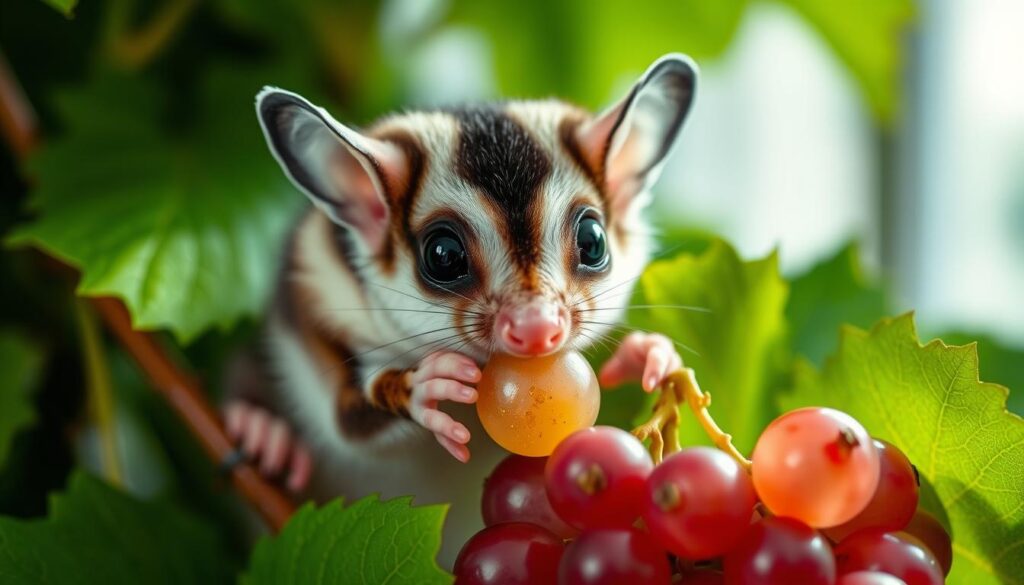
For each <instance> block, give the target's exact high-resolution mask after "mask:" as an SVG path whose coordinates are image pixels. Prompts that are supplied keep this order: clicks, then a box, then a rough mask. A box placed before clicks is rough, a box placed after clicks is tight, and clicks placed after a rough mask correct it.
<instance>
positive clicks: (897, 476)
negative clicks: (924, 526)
mask: <svg viewBox="0 0 1024 585" xmlns="http://www.w3.org/2000/svg"><path fill="white" fill-rule="evenodd" d="M875 449H876V450H877V451H878V454H879V463H880V465H881V467H880V468H879V474H878V488H877V489H875V494H874V495H873V496H871V501H870V502H868V505H867V506H866V507H865V508H864V509H863V510H862V511H861V513H860V514H857V515H856V516H854V517H853V519H851V520H849V521H847V522H844V523H843V524H840V525H839V526H834V527H832V528H829V529H828V530H825V531H824V532H825V536H827V537H829V538H831V539H832V540H833V541H835V542H839V541H840V540H843V539H844V538H846V537H847V536H849V535H851V534H853V533H854V532H858V531H860V530H864V529H867V528H877V529H879V530H884V531H894V530H901V529H902V528H903V527H904V526H906V525H907V523H909V522H910V519H911V518H913V516H914V511H915V510H917V497H918V493H917V492H918V488H917V473H916V472H915V471H914V466H913V465H911V464H910V460H909V459H907V456H906V455H904V454H903V452H902V451H900V450H899V449H897V448H896V447H895V446H893V445H891V444H889V443H886V442H885V441H879V440H878V439H875Z"/></svg>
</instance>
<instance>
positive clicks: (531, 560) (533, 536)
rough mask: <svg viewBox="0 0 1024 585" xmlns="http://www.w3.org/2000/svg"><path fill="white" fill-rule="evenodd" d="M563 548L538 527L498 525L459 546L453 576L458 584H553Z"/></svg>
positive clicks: (555, 580)
mask: <svg viewBox="0 0 1024 585" xmlns="http://www.w3.org/2000/svg"><path fill="white" fill-rule="evenodd" d="M564 550H565V547H564V545H563V544H562V540H561V539H560V538H558V537H557V536H555V535H554V534H551V532H550V531H548V530H545V529H543V528H541V527H540V526H534V525H533V524H526V523H524V522H509V523H506V524H497V525H495V526H490V527H488V528H484V529H483V530H481V531H480V532H477V533H476V534H475V535H474V536H473V538H471V539H469V541H468V542H467V543H466V544H465V545H464V546H463V547H462V550H461V551H459V557H458V558H457V559H456V560H455V579H456V581H458V583H459V585H518V584H520V583H522V584H524V585H526V584H530V583H539V584H548V583H550V584H552V585H554V584H555V583H557V582H558V580H557V576H558V563H559V561H560V560H561V558H562V553H563V552H564Z"/></svg>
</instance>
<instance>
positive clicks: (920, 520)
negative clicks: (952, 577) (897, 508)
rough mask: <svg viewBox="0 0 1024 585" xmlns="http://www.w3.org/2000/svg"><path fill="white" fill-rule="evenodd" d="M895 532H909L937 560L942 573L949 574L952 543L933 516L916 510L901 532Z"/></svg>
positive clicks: (951, 560)
mask: <svg viewBox="0 0 1024 585" xmlns="http://www.w3.org/2000/svg"><path fill="white" fill-rule="evenodd" d="M897 534H899V535H900V536H902V535H903V534H909V535H910V536H913V537H915V538H917V539H918V540H920V541H921V542H922V543H924V545H925V546H926V547H928V550H929V551H930V552H931V553H932V555H933V556H934V557H935V560H936V561H938V563H939V567H941V568H942V574H943V575H948V574H949V569H950V568H951V567H952V566H953V544H952V542H951V541H950V539H949V533H948V532H946V529H945V528H944V527H943V526H942V524H940V523H939V521H938V520H936V519H935V517H934V516H932V515H931V514H929V513H928V512H925V511H924V510H918V511H917V513H915V514H914V517H913V518H911V520H910V524H907V526H906V528H904V529H903V532H901V533H897Z"/></svg>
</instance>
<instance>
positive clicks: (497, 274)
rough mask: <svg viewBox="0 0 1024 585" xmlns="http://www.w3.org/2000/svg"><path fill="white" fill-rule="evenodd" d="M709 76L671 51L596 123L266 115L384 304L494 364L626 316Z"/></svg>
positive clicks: (471, 113) (396, 320) (304, 105)
mask: <svg viewBox="0 0 1024 585" xmlns="http://www.w3.org/2000/svg"><path fill="white" fill-rule="evenodd" d="M696 77H697V68H696V66H695V65H694V64H693V63H692V62H691V61H690V60H689V59H688V58H687V57H685V56H682V55H667V56H665V57H663V58H661V59H659V60H658V61H656V62H655V63H654V64H653V65H651V67H650V68H649V69H648V70H647V72H646V73H645V74H644V75H643V76H642V77H641V78H640V79H639V81H637V83H636V84H635V85H634V86H633V88H632V90H631V91H630V92H629V93H628V94H627V95H626V96H625V97H624V98H623V99H622V100H621V101H619V102H618V103H616V104H615V105H613V106H612V107H611V108H609V109H608V110H606V111H604V112H603V113H601V114H598V115H591V114H589V113H587V112H585V111H583V110H581V109H579V108H577V107H574V106H571V105H569V104H566V103H564V102H560V101H554V100H548V101H510V102H504V103H498V104H487V105H480V106H466V107H457V108H451V109H440V110H434V111H420V112H409V113H404V114H399V115H393V116H389V117H386V118H384V119H382V120H381V121H379V122H377V123H376V124H374V125H372V126H371V127H369V128H368V129H366V130H365V131H357V130H355V129H353V128H351V127H349V126H346V125H344V124H342V123H340V122H338V121H337V120H335V119H334V118H333V117H331V116H330V115H329V114H328V113H327V112H326V111H324V110H323V109H321V108H319V107H316V106H314V105H312V104H311V103H309V102H308V101H306V100H305V99H304V98H302V97H300V96H298V95H296V94H294V93H290V92H287V91H283V90H279V89H274V88H266V89H264V90H263V91H262V92H261V93H260V94H259V96H258V98H257V102H256V109H257V113H258V115H259V120H260V124H261V126H262V127H263V131H264V134H265V135H266V138H267V143H268V145H269V146H270V150H271V151H272V152H273V154H274V156H275V158H276V159H277V160H278V162H279V163H280V164H281V167H282V168H283V169H284V171H285V173H286V174H287V175H288V177H289V178H290V179H291V180H292V182H293V183H294V184H295V185H296V186H297V187H298V188H299V189H300V190H301V191H302V192H304V193H305V194H306V195H307V196H308V197H309V198H310V200H312V202H313V203H314V204H315V205H316V207H317V208H319V209H320V210H321V211H322V212H323V213H324V214H326V215H327V217H329V218H330V219H331V221H333V222H334V223H335V224H336V225H337V226H338V228H339V231H341V232H343V233H344V234H345V245H346V248H347V249H346V251H345V252H346V255H347V257H348V258H350V259H351V261H350V262H349V263H348V264H349V269H351V270H355V271H356V272H357V273H358V274H357V276H358V278H359V279H360V280H362V281H363V282H364V283H365V284H366V285H367V286H366V287H365V294H366V296H367V298H368V299H369V304H371V305H373V307H372V309H373V310H377V311H382V312H384V313H388V312H390V315H388V317H387V318H388V319H389V320H390V321H391V323H392V324H393V325H394V326H395V327H396V328H397V329H398V330H399V331H400V332H404V333H405V335H409V336H422V337H420V338H419V339H418V340H416V341H417V342H418V344H419V345H422V346H423V347H426V348H430V349H434V350H438V349H442V348H448V349H455V350H458V351H461V352H463V353H466V354H468V355H472V356H474V357H476V358H477V359H480V360H483V359H486V356H487V355H489V354H490V353H491V352H504V353H511V354H515V355H521V356H532V355H544V354H548V353H552V352H554V351H558V350H559V349H561V348H563V347H566V346H569V347H572V346H576V347H582V346H586V345H589V344H590V343H591V342H593V341H594V340H596V339H599V338H600V337H601V336H602V335H604V334H605V333H606V332H607V331H608V329H609V327H611V325H610V324H611V323H614V322H615V321H616V320H617V319H618V318H619V317H620V316H621V310H622V307H624V306H625V305H626V304H627V303H628V301H629V298H630V291H631V290H632V288H633V287H632V284H633V282H634V281H635V279H636V278H637V277H638V276H639V274H640V272H641V271H642V269H643V267H644V264H645V263H646V261H647V259H648V253H649V245H650V244H649V241H648V237H647V235H648V232H647V230H645V229H644V227H643V226H644V224H643V220H642V219H641V215H640V213H641V211H642V210H643V207H644V206H645V205H646V204H647V202H648V199H649V195H648V189H649V188H650V186H651V185H652V183H653V182H654V181H655V180H656V179H657V177H658V174H659V170H660V168H661V166H662V164H663V162H664V160H665V157H666V155H667V154H668V152H669V150H670V149H671V147H672V145H673V143H674V142H675V139H676V137H677V135H678V133H679V129H680V127H681V126H682V123H683V120H684V119H685V118H686V114H687V112H688V110H689V109H690V105H691V103H692V101H693V96H694V91H695V84H696ZM339 268H340V267H339ZM338 294H339V295H348V294H351V292H350V291H338ZM339 304H341V303H339ZM398 337H399V336H396V338H398ZM430 343H433V344H434V345H433V346H429V345H428V344H430Z"/></svg>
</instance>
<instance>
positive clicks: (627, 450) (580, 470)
mask: <svg viewBox="0 0 1024 585" xmlns="http://www.w3.org/2000/svg"><path fill="white" fill-rule="evenodd" d="M653 467H654V463H652V462H651V456H650V455H648V453H647V450H646V449H644V446H643V444H642V443H641V442H640V441H639V440H637V438H636V437H634V436H633V435H631V434H629V433H627V432H626V431H623V430H621V429H617V428H615V427H593V428H589V429H584V430H582V431H577V432H575V433H573V434H572V435H570V436H569V437H567V438H566V439H565V440H564V441H562V442H561V443H560V444H559V445H558V447H556V448H555V452H554V453H552V454H551V456H550V457H549V458H548V463H547V467H546V468H545V470H544V475H545V485H546V486H547V493H548V499H549V500H550V501H551V506H552V507H553V508H554V509H555V512H557V513H558V515H559V516H561V518H562V519H563V520H565V521H566V522H568V523H569V524H571V525H573V526H576V527H577V528H614V527H622V526H629V525H631V524H632V523H633V521H634V520H636V518H637V517H638V516H639V515H640V512H641V510H642V509H643V505H644V498H643V494H644V489H645V481H646V480H647V476H648V474H650V472H651V469H652V468H653Z"/></svg>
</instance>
